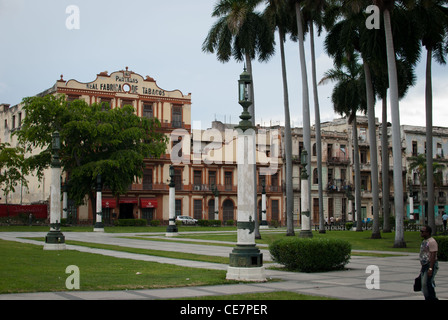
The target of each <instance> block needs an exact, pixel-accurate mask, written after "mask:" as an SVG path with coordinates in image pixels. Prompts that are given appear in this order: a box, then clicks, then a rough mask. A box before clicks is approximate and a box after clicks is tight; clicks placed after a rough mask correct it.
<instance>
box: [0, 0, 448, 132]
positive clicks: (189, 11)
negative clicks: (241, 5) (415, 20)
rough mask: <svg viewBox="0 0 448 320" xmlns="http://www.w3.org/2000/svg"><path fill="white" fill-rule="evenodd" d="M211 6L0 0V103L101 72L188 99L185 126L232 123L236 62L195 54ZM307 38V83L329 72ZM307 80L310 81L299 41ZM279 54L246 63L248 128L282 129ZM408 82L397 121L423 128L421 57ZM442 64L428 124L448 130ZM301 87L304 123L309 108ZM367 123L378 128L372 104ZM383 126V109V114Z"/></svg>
mask: <svg viewBox="0 0 448 320" xmlns="http://www.w3.org/2000/svg"><path fill="white" fill-rule="evenodd" d="M215 3H216V0H193V1H185V0H166V1H154V0H146V1H143V0H127V1H116V0H90V1H85V0H70V1H66V0H0V30H1V31H0V103H9V104H11V105H15V104H18V103H20V102H21V100H22V99H23V98H24V97H28V96H33V95H36V94H38V93H40V92H42V91H44V90H46V89H48V88H50V87H52V86H53V85H54V84H55V82H56V81H57V80H58V79H60V75H61V74H63V75H64V80H66V81H68V80H71V79H76V80H78V81H80V82H86V83H87V82H92V81H94V80H95V79H96V75H97V74H98V73H100V72H103V71H108V72H109V73H112V72H114V71H118V70H124V69H125V68H126V67H129V70H132V71H134V72H135V73H138V74H141V75H142V76H143V77H145V76H146V75H149V76H151V77H152V78H154V79H155V80H156V81H157V85H158V86H159V87H160V88H162V89H164V90H167V91H171V90H175V89H179V90H181V91H182V92H183V93H184V94H188V93H192V103H193V105H192V121H200V122H201V123H202V128H203V129H206V128H209V127H210V125H211V121H213V120H215V119H217V120H220V121H223V122H224V121H226V122H228V123H229V122H232V123H235V122H237V121H239V119H238V117H239V115H240V114H241V107H240V106H239V104H238V102H237V81H238V78H239V75H240V74H241V72H242V71H243V64H242V63H238V62H235V61H234V60H231V61H230V62H228V63H226V64H222V63H220V62H218V61H217V59H216V56H215V55H213V54H206V53H203V52H202V50H201V47H202V43H203V41H204V39H205V37H206V35H207V33H208V31H209V29H210V27H211V26H212V24H213V23H214V21H215V19H214V18H212V17H211V12H212V10H213V7H214V5H215ZM70 5H75V6H76V7H77V8H79V13H80V15H79V17H80V26H79V29H73V30H69V29H68V28H67V25H66V21H67V19H68V18H69V17H70V14H67V13H66V9H67V7H68V6H70ZM322 42H323V39H322V38H320V39H317V40H316V47H317V74H318V75H317V77H318V79H319V80H320V79H321V78H322V76H323V74H324V72H325V71H327V70H328V69H330V68H332V67H333V64H332V60H331V59H330V58H329V57H328V56H327V55H326V54H325V52H324V51H323V50H322ZM305 45H306V49H307V52H306V54H307V61H308V75H309V77H310V79H311V70H310V62H309V59H310V54H309V42H308V41H307V42H306V43H305ZM279 51H280V50H279V49H278V47H277V53H278V54H277V55H276V56H275V57H273V58H272V59H271V60H270V61H269V62H268V63H258V62H255V63H254V64H253V69H254V70H253V73H254V81H255V103H256V111H255V112H256V121H257V123H262V124H269V123H272V124H278V123H281V124H283V121H284V109H283V89H282V78H281V66H280V57H279ZM286 51H287V52H286V54H287V57H286V59H287V67H288V78H289V95H290V110H291V121H292V124H293V125H294V126H302V100H301V95H302V91H301V80H300V67H299V55H298V45H297V44H296V43H293V42H288V43H287V44H286ZM421 60H422V63H421V64H420V65H419V67H418V83H417V85H416V86H415V87H414V88H412V89H411V90H410V92H409V93H408V95H407V97H406V98H405V99H404V100H402V101H401V104H400V111H401V124H402V125H403V124H408V125H420V126H425V111H424V109H425V100H424V92H425V80H424V72H425V68H424V62H425V61H424V60H425V59H424V58H423V57H422V59H421ZM447 78H448V76H447V67H445V66H443V67H441V66H439V65H437V64H436V63H434V70H433V86H434V89H433V94H434V125H435V126H448V123H447V121H445V119H448V108H447V107H448V81H447ZM309 85H310V97H311V98H310V99H311V100H310V109H311V122H312V123H314V105H313V98H312V91H311V82H310V83H309ZM331 91H332V85H331V84H328V85H325V86H320V87H319V99H320V107H321V120H322V122H324V121H329V120H332V119H334V118H339V116H338V115H335V114H334V112H333V106H332V104H331V100H330V98H329V97H330V96H331ZM378 106H379V107H378V108H377V109H376V117H377V118H379V120H380V121H381V107H380V104H378ZM389 121H390V112H389Z"/></svg>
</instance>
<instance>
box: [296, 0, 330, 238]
mask: <svg viewBox="0 0 448 320" xmlns="http://www.w3.org/2000/svg"><path fill="white" fill-rule="evenodd" d="M328 6H329V2H328V1H327V0H305V2H304V8H303V9H304V18H305V20H306V25H307V26H308V30H309V35H310V46H311V75H312V86H313V96H314V119H315V128H316V129H315V131H316V153H317V174H318V192H319V233H325V232H326V231H325V218H324V204H323V197H324V196H323V186H322V184H323V174H322V132H321V125H320V106H319V95H318V89H317V75H316V53H315V46H314V24H316V25H317V27H318V34H319V35H320V33H321V32H322V29H323V25H324V16H325V14H324V13H325V11H326V10H327V7H328ZM325 18H327V17H325ZM333 20H334V19H333ZM333 20H332V19H331V18H329V19H328V20H327V21H326V22H327V24H326V26H327V27H328V26H329V25H332V24H333V23H334V21H333Z"/></svg>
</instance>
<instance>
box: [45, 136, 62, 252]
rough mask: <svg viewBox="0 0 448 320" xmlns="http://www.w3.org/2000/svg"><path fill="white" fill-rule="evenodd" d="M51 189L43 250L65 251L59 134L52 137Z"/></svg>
mask: <svg viewBox="0 0 448 320" xmlns="http://www.w3.org/2000/svg"><path fill="white" fill-rule="evenodd" d="M51 145H52V146H51V148H52V161H51V187H50V190H51V191H50V194H51V197H50V232H48V234H47V236H46V237H45V245H44V250H54V251H56V250H65V249H66V246H65V237H64V235H63V234H62V233H61V161H60V159H59V150H60V149H61V138H60V135H59V132H57V131H56V132H54V133H53V135H52V144H51Z"/></svg>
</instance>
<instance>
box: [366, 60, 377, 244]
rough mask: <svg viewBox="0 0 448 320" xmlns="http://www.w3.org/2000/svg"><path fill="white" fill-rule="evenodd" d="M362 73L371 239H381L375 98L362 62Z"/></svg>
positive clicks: (369, 75)
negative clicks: (368, 150)
mask: <svg viewBox="0 0 448 320" xmlns="http://www.w3.org/2000/svg"><path fill="white" fill-rule="evenodd" d="M364 73H365V76H366V92H367V116H368V124H369V138H370V168H371V169H370V170H371V180H372V202H373V203H372V206H373V228H372V239H381V233H380V216H379V208H378V207H379V205H378V204H379V192H378V156H377V152H378V148H377V143H376V121H375V97H374V94H373V85H372V76H371V74H370V67H369V64H368V63H367V62H366V61H364Z"/></svg>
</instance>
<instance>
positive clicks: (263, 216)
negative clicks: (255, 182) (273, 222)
mask: <svg viewBox="0 0 448 320" xmlns="http://www.w3.org/2000/svg"><path fill="white" fill-rule="evenodd" d="M261 186H262V187H263V191H262V192H261V224H260V229H269V226H268V221H267V217H266V182H265V181H264V180H263V182H262V183H261Z"/></svg>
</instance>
